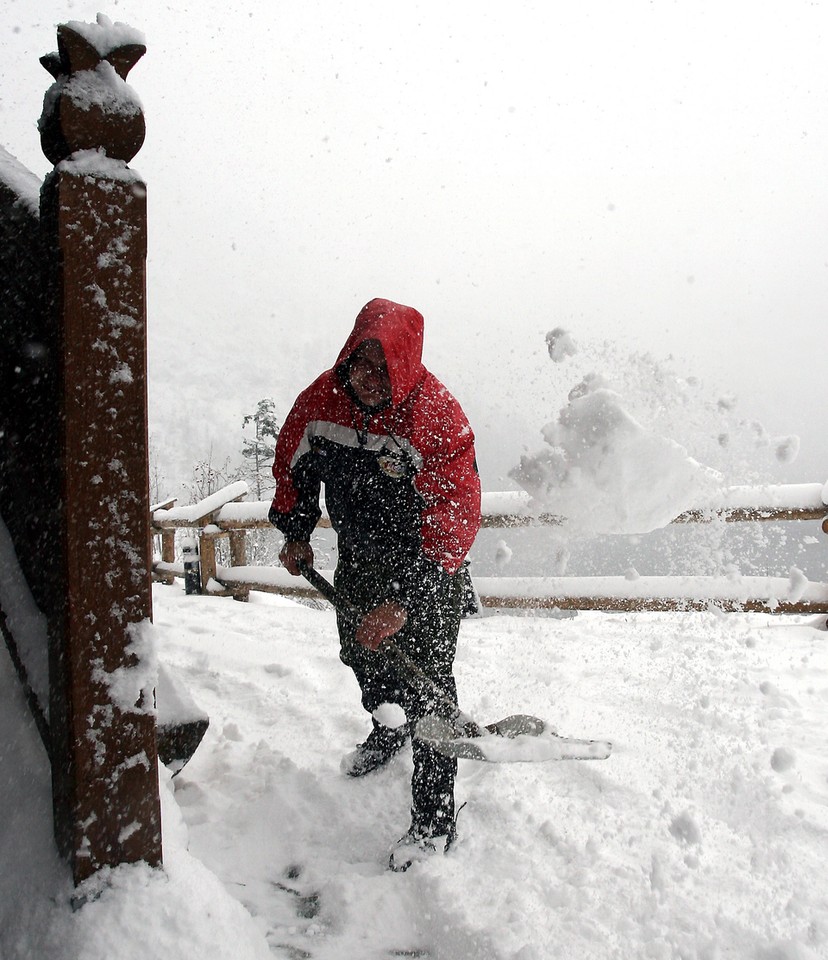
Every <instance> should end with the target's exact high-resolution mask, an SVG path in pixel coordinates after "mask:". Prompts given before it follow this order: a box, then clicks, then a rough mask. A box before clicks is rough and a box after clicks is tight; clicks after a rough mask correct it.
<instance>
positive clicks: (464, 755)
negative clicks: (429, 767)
mask: <svg viewBox="0 0 828 960" xmlns="http://www.w3.org/2000/svg"><path fill="white" fill-rule="evenodd" d="M486 730H487V731H488V732H489V734H491V735H489V736H482V737H463V736H457V732H456V730H455V728H454V727H453V725H452V724H451V723H450V722H449V721H448V720H444V719H443V718H442V717H436V716H434V715H429V716H426V717H423V718H422V720H420V721H419V723H418V724H417V728H416V731H415V736H416V737H417V739H418V740H422V741H423V742H424V743H427V744H428V745H429V746H430V747H431V748H432V749H433V750H436V751H437V752H438V753H441V754H443V756H446V757H455V758H457V759H465V760H481V761H483V762H485V763H521V762H523V763H544V762H546V761H549V760H606V758H607V757H608V756H609V755H610V754H611V753H612V744H611V743H610V742H609V741H608V740H581V739H577V738H573V737H561V736H558V734H556V733H555V731H554V730H553V729H552V728H551V727H550V726H549V724H547V723H546V722H545V721H543V720H541V719H539V718H538V717H532V716H529V715H527V714H516V715H514V716H511V717H506V718H505V719H504V720H500V721H498V722H497V723H493V724H487V726H486Z"/></svg>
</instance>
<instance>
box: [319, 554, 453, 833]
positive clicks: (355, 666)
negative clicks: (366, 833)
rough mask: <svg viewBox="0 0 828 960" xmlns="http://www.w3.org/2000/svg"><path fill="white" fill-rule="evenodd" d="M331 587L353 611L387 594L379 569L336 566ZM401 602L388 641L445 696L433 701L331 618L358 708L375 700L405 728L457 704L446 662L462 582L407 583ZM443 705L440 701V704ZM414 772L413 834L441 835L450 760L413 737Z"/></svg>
mask: <svg viewBox="0 0 828 960" xmlns="http://www.w3.org/2000/svg"><path fill="white" fill-rule="evenodd" d="M336 587H337V590H338V591H340V592H341V593H342V594H343V595H344V596H345V597H347V598H348V600H349V601H350V602H351V603H352V604H354V606H356V607H357V608H358V609H359V610H361V611H363V612H367V611H368V610H371V609H373V608H374V607H375V606H376V605H377V603H378V602H381V599H383V598H384V597H387V595H388V594H387V592H386V591H385V587H384V577H383V576H382V571H376V570H374V569H372V568H370V567H366V566H364V565H359V566H357V565H353V564H351V563H347V562H345V563H343V562H342V560H341V561H340V564H339V565H338V567H337V571H336ZM405 594H406V596H405V598H402V597H401V598H400V599H401V602H403V604H404V606H405V607H406V610H407V613H408V620H407V621H406V624H405V626H404V627H403V629H402V630H400V631H399V633H397V634H395V635H394V637H393V638H392V639H393V641H394V643H395V644H396V645H397V646H398V647H399V648H400V649H401V650H402V651H403V652H404V653H406V654H407V655H408V656H409V657H410V658H411V659H412V660H413V661H414V662H415V663H416V664H417V665H418V666H419V667H420V669H421V670H422V671H423V672H424V673H425V674H426V675H427V676H428V677H429V678H430V679H431V680H433V681H434V682H435V683H436V684H437V685H438V686H439V687H440V688H441V689H442V690H443V691H444V692H445V694H446V698H445V701H444V700H442V699H440V698H437V697H435V695H434V694H433V692H432V691H431V690H430V689H428V688H427V687H425V686H424V685H423V683H422V681H418V680H417V678H416V677H413V676H409V675H407V673H406V672H405V671H404V670H403V669H401V668H397V667H395V666H394V664H392V663H391V662H390V661H389V660H388V659H387V658H386V656H385V655H384V654H383V653H382V650H381V649H380V650H378V651H377V652H375V653H372V652H371V651H369V650H367V649H366V648H365V647H362V646H360V645H359V644H357V643H356V641H355V639H354V637H355V632H356V626H355V624H354V623H353V622H351V621H350V620H348V619H346V618H345V617H342V616H341V615H338V617H337V624H338V627H339V638H340V643H341V651H340V656H341V658H342V660H343V662H344V663H346V664H347V665H348V666H349V667H351V669H352V670H353V671H354V674H355V676H356V679H357V682H358V683H359V687H360V690H361V691H362V705H363V707H364V708H365V709H366V710H367V711H368V712H369V713H373V712H374V710H376V709H377V707H378V706H380V704H382V703H395V704H398V705H399V706H401V707H402V708H403V710H404V711H405V715H406V719H407V720H408V723H409V725H410V726H411V729H412V730H413V727H414V724H415V723H416V721H417V720H419V719H420V718H421V717H423V716H425V715H426V714H427V713H436V714H438V715H441V716H446V717H449V718H450V717H451V716H452V713H453V711H454V708H455V707H456V705H457V687H456V684H455V682H454V677H453V675H452V665H453V663H454V655H455V651H456V649H457V634H458V631H459V628H460V619H461V601H462V596H463V590H462V581H461V578H460V577H459V576H453V577H452V576H449V575H447V574H445V572H444V571H438V575H437V576H425V577H423V578H422V579H421V581H420V582H418V583H416V584H413V585H412V586H409V587H408V588H407V589H406V591H405ZM446 701H447V702H446ZM412 748H413V754H414V774H413V776H412V778H411V819H412V826H414V827H415V828H416V829H418V830H421V831H423V832H424V833H429V834H433V835H440V834H443V833H447V832H448V831H449V829H450V828H451V826H452V825H453V821H454V780H455V777H456V775H457V761H456V760H453V759H451V758H449V757H444V756H443V755H442V754H439V753H437V752H436V751H434V750H432V749H431V748H429V747H427V746H426V745H425V744H423V743H421V742H420V741H418V740H416V739H413V740H412Z"/></svg>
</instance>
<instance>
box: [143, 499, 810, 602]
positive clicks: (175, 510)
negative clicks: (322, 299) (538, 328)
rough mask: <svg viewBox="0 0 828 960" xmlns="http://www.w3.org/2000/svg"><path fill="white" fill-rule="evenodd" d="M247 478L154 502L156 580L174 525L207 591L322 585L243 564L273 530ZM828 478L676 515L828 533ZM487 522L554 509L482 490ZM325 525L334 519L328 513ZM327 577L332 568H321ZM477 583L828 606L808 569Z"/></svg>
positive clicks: (492, 594) (172, 560)
mask: <svg viewBox="0 0 828 960" xmlns="http://www.w3.org/2000/svg"><path fill="white" fill-rule="evenodd" d="M247 492H248V490H247V484H246V483H244V482H243V481H239V482H238V483H235V484H231V485H230V486H228V487H225V488H224V489H223V490H221V491H218V492H217V493H215V494H213V495H212V496H211V497H209V498H207V499H206V500H203V501H201V502H200V503H197V504H192V505H189V506H186V507H176V506H174V505H173V504H172V502H171V501H167V502H166V503H164V504H159V505H157V506H156V507H155V508H153V510H152V527H153V532H154V533H156V534H157V535H159V536H160V537H161V543H162V549H161V559H160V560H157V561H156V562H155V563H154V564H153V576H154V578H155V579H156V580H161V581H164V582H166V583H172V581H173V579H174V578H175V577H184V576H185V574H186V572H187V571H186V570H185V565H184V563H183V562H182V561H180V560H178V561H177V560H176V557H175V533H176V531H177V530H180V529H191V530H194V531H197V535H198V540H199V554H200V585H201V590H202V592H206V593H211V594H214V595H220V596H233V597H235V598H236V599H247V597H248V596H249V593H250V591H251V590H258V591H263V592H267V593H276V594H280V595H282V596H288V597H297V598H311V597H318V596H319V594H318V593H317V592H316V591H315V590H314V589H313V588H312V587H310V586H306V585H305V584H304V582H303V581H301V580H300V579H298V578H296V577H292V576H290V574H288V573H287V571H286V570H284V569H282V568H281V567H268V566H258V565H250V564H248V563H247V551H246V534H247V531H249V530H255V529H269V528H270V523H269V522H268V519H267V511H268V508H269V506H270V504H269V502H268V501H251V502H247V501H245V500H244V497H245V496H246V495H247ZM826 493H828V484H826V485H823V484H818V483H807V484H787V485H780V486H773V487H769V486H762V487H749V486H742V487H730V488H727V489H725V490H723V491H722V492H721V495H720V497H719V499H718V500H717V502H715V503H711V504H708V505H704V506H700V507H697V508H694V509H692V510H688V511H686V512H684V513H682V514H680V515H679V516H677V517H676V518H675V520H673V523H676V524H687V523H711V522H714V521H724V522H727V523H737V522H759V521H761V522H768V521H791V520H811V521H813V520H817V521H822V529H823V531H824V532H825V533H828V505H826V503H825V495H826ZM482 514H483V515H482V524H481V525H482V526H483V527H484V528H504V529H514V528H518V527H529V526H533V525H535V526H553V525H558V524H560V523H562V522H563V519H562V518H561V517H559V516H556V515H554V514H548V513H541V514H537V513H533V512H532V509H531V505H530V502H529V498H528V497H527V496H526V495H525V494H521V493H518V492H507V493H488V494H484V495H483V511H482ZM319 526H320V527H330V520H329V519H328V517H327V514H325V513H324V512H323V516H322V518H321V519H320V521H319ZM224 537H228V538H229V541H230V565H229V566H224V565H221V564H219V563H218V562H217V559H216V543H217V541H218V540H220V539H221V538H224ZM323 573H327V575H328V576H330V571H323ZM475 587H476V589H477V592H478V596H479V599H480V603H481V605H482V606H483V607H484V608H506V609H553V608H557V609H561V610H611V611H639V610H640V611H645V610H648V611H671V610H705V609H710V608H716V609H718V610H722V611H725V612H730V611H749V612H763V613H776V614H823V613H828V583H815V582H811V581H808V580H806V579H805V578H804V577H798V576H796V577H789V578H785V577H741V576H722V577H637V576H636V577H632V578H631V577H627V576H618V577H481V578H475Z"/></svg>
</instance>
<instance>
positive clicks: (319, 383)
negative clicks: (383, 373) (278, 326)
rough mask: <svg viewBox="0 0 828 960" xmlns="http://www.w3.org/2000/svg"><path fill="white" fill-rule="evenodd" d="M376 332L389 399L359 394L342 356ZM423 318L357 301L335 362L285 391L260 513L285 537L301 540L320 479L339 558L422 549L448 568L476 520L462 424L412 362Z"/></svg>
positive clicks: (471, 458) (416, 360)
mask: <svg viewBox="0 0 828 960" xmlns="http://www.w3.org/2000/svg"><path fill="white" fill-rule="evenodd" d="M365 340H378V341H379V342H380V344H381V345H382V348H383V352H384V354H385V359H386V365H387V368H388V375H389V379H390V382H391V400H390V403H388V404H386V405H385V406H384V407H380V408H369V407H365V406H363V405H362V404H360V402H359V400H358V399H357V397H356V395H355V394H354V392H353V390H352V389H351V387H350V385H349V382H348V361H349V359H350V357H351V356H352V354H353V353H354V351H355V350H356V349H357V347H358V346H359V345H360V344H361V343H362V342H363V341H365ZM422 346H423V318H422V316H421V315H420V313H418V311H417V310H415V309H414V308H413V307H406V306H403V305H401V304H398V303H392V302H391V301H390V300H382V299H376V300H372V301H371V302H370V303H368V304H366V305H365V306H364V307H363V308H362V310H361V311H360V313H359V315H358V316H357V318H356V323H355V324H354V329H353V331H352V332H351V335H350V336H349V337H348V340H347V341H346V343H345V346H344V347H343V348H342V350H341V352H340V354H339V357H338V358H337V361H336V364H335V365H334V367H333V368H332V369H330V370H327V371H326V372H325V373H323V374H322V375H321V376H320V377H318V378H317V379H316V380H315V381H314V382H313V383H312V384H311V385H310V386H309V387H308V388H307V389H306V390H304V391H303V392H302V393H301V394H300V395H299V397H298V399H297V400H296V403H295V404H294V406H293V409H292V410H291V411H290V413H289V414H288V417H287V419H286V420H285V423H284V426H283V427H282V429H281V431H280V433H279V439H278V443H277V446H276V456H275V460H274V464H273V476H274V478H275V480H276V493H275V496H274V498H273V505H272V507H271V511H270V517H271V520H272V522H273V523H275V524H276V526H277V527H279V529H280V530H282V532H283V533H284V534H285V537H286V539H288V540H300V541H307V540H309V539H310V535H311V532H312V531H313V528H314V527H315V525H316V522H317V520H318V518H319V516H320V511H319V493H320V484H321V483H324V484H325V502H326V506H327V508H328V512H329V514H330V517H331V523H332V525H333V527H334V529H335V530H336V531H337V534H338V547H339V552H340V559H341V558H342V557H343V556H350V557H352V558H356V559H359V558H360V557H362V556H364V557H367V558H372V559H374V560H377V559H381V560H383V561H384V560H386V559H387V558H396V561H395V562H397V561H398V562H400V563H401V564H403V565H404V564H405V563H406V562H407V561H411V559H412V558H418V557H421V556H424V557H425V558H427V559H428V560H431V561H433V562H435V563H437V564H439V565H440V566H441V567H442V568H443V569H444V570H446V571H447V572H448V573H454V572H455V571H456V570H457V569H458V568H459V567H460V565H461V563H462V562H463V559H464V558H465V556H466V554H467V553H468V551H469V548H470V547H471V545H472V543H473V541H474V538H475V536H476V535H477V531H478V528H479V526H480V480H479V477H478V474H477V466H476V462H475V454H474V434H473V433H472V430H471V427H470V426H469V423H468V421H467V419H466V417H465V414H464V413H463V411H462V409H461V408H460V405H459V404H458V402H457V401H456V400H455V399H454V397H453V396H452V395H451V394H450V393H449V392H448V390H446V388H445V387H444V386H443V385H442V384H441V383H440V382H439V381H438V380H437V378H436V377H434V376H433V375H432V374H431V373H429V372H428V370H426V368H425V367H424V366H423V363H422Z"/></svg>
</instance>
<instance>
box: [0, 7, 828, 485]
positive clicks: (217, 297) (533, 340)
mask: <svg viewBox="0 0 828 960" xmlns="http://www.w3.org/2000/svg"><path fill="white" fill-rule="evenodd" d="M182 8H183V9H182ZM507 8H508V9H507ZM98 10H102V11H103V12H104V13H106V14H107V15H108V16H110V17H112V19H114V20H123V21H125V22H127V23H130V24H131V25H133V26H135V27H137V28H139V29H141V30H143V31H144V33H145V34H146V38H147V44H148V47H149V52H148V54H147V56H146V57H145V58H144V59H143V60H142V61H141V62H140V63H139V64H138V65H137V66H136V67H135V69H134V70H133V71H132V73H131V75H130V81H131V83H132V85H133V86H134V88H135V89H136V90H137V92H138V94H139V95H140V97H141V99H142V101H143V103H144V107H145V113H146V117H147V125H148V137H147V141H146V144H145V146H144V148H143V149H142V151H141V152H140V153H139V154H138V156H137V158H136V159H135V161H134V166H135V167H136V168H137V169H138V170H139V171H140V172H141V174H142V175H143V176H144V178H145V179H146V181H147V183H148V185H149V191H150V192H149V196H150V202H151V225H150V244H151V247H150V264H149V266H150V278H149V292H150V323H151V328H150V330H151V332H150V337H151V348H152V376H153V384H154V387H153V389H154V397H155V400H154V403H155V407H153V409H155V410H158V409H160V404H161V402H162V401H163V404H164V405H165V406H167V405H168V404H169V403H171V402H172V399H173V396H174V393H173V392H172V387H171V386H170V384H171V383H172V382H173V381H174V380H175V381H177V383H178V384H179V386H178V387H177V392H178V393H179V394H180V398H179V400H178V401H177V405H178V408H179V410H180V414H179V416H178V419H179V420H180V421H181V422H180V424H179V426H180V429H181V434H180V436H179V437H178V439H177V440H176V444H177V445H178V446H179V447H181V446H182V445H184V443H185V442H186V440H187V439H188V438H189V439H192V438H193V437H194V436H196V435H198V436H201V435H200V433H199V431H201V430H202V429H206V428H202V427H200V426H198V421H199V420H200V418H201V416H202V413H201V411H202V410H204V409H205V406H204V405H203V404H202V405H201V406H200V407H199V396H203V395H204V394H205V393H207V394H209V395H211V396H212V397H213V401H212V406H211V405H210V404H209V403H208V404H207V405H206V409H207V411H208V415H210V416H212V418H213V419H214V420H215V421H216V422H217V423H218V424H219V426H218V428H217V429H218V431H219V433H222V432H226V430H228V429H230V427H225V426H222V425H221V424H222V423H223V421H222V418H223V417H224V418H225V419H226V423H227V424H235V423H236V421H237V420H238V419H239V414H243V413H247V412H250V411H251V408H252V406H253V405H254V404H255V401H256V400H257V399H259V397H261V396H265V395H277V396H279V397H280V398H281V397H284V398H285V399H287V398H290V397H292V396H293V395H295V393H296V392H298V390H299V389H301V387H303V386H304V385H305V383H306V382H307V380H308V379H309V378H310V377H311V376H313V375H315V374H316V373H317V372H319V370H321V369H322V368H323V367H325V366H328V365H330V363H331V362H332V360H333V358H334V357H335V355H336V353H337V351H338V349H339V346H340V345H341V343H342V341H343V340H344V337H345V335H346V333H347V332H348V330H349V328H350V325H351V322H352V320H353V316H354V315H355V313H356V311H357V310H358V309H359V307H360V306H361V305H362V304H363V303H364V302H365V301H367V300H368V299H370V298H371V297H374V296H387V297H390V298H391V299H396V300H400V301H403V302H407V303H410V304H413V305H414V306H416V307H418V308H419V309H420V310H421V311H422V312H423V313H424V314H425V316H426V321H427V339H426V362H427V364H428V365H429V366H430V367H431V368H432V369H433V370H434V372H435V373H436V374H437V375H438V376H439V377H440V378H441V379H443V380H444V381H445V382H446V383H447V384H448V385H449V387H451V388H452V389H453V391H454V392H455V393H456V394H457V395H458V396H459V397H460V399H461V401H462V402H463V404H464V406H465V407H466V409H467V411H468V413H469V415H470V417H471V418H472V421H473V423H474V426H475V428H476V431H477V433H478V436H479V438H480V444H479V445H480V448H481V461H482V464H483V467H484V480H487V482H488V485H489V486H490V488H491V487H496V486H499V485H501V484H499V483H498V482H497V481H498V479H499V478H500V477H502V475H503V474H504V473H505V471H506V470H507V469H508V467H509V466H510V465H512V464H513V463H514V462H516V460H517V458H518V456H519V455H520V453H521V452H522V451H523V450H524V449H525V448H527V447H528V448H532V447H534V446H537V445H538V444H539V443H540V438H539V434H538V432H537V431H538V429H539V427H540V426H541V425H542V424H543V423H544V422H545V421H546V420H548V419H551V417H552V416H553V415H554V414H555V413H556V412H557V406H556V405H555V404H556V402H557V400H556V398H557V397H558V396H560V397H561V398H565V396H566V392H567V390H568V389H569V388H570V387H571V386H572V385H573V383H572V382H570V380H569V374H568V373H567V371H566V370H565V369H562V368H560V367H553V366H552V365H551V363H550V362H549V359H548V357H546V356H545V347H544V339H543V338H544V334H545V333H546V331H547V330H549V329H550V328H552V327H555V326H563V327H566V328H567V329H569V330H570V331H571V332H572V333H573V335H574V336H575V337H576V339H578V340H579V341H583V342H592V343H597V342H600V341H603V340H610V341H614V342H615V343H616V344H617V346H618V349H619V351H621V353H622V354H623V351H629V350H649V351H651V352H652V353H653V354H654V355H655V356H656V357H666V356H667V355H673V357H674V358H675V359H674V360H673V368H674V369H676V370H679V371H680V372H683V373H684V374H685V375H696V376H700V377H702V378H703V379H704V380H705V381H706V382H707V381H709V383H710V391H711V397H713V398H714V399H715V397H716V396H717V395H718V393H719V392H720V391H723V390H727V391H732V392H735V393H736V394H737V395H738V396H739V398H740V399H739V404H740V409H741V411H742V413H743V415H744V416H745V417H748V418H758V419H759V420H761V421H762V423H763V424H764V425H765V426H766V427H767V429H768V431H769V432H770V433H771V434H788V433H798V434H799V435H800V436H801V438H802V449H801V453H800V456H799V459H798V461H796V462H795V463H794V464H792V465H790V466H788V467H786V468H785V470H784V472H782V473H780V474H779V477H778V479H780V480H784V481H797V480H812V481H813V480H819V481H822V480H824V479H825V478H826V477H828V435H827V434H828V431H826V429H825V410H826V406H827V405H828V404H826V401H828V376H826V373H828V371H826V360H825V357H824V353H825V350H824V347H823V343H824V332H825V317H826V307H827V306H828V175H827V174H826V172H827V171H828V68H826V66H825V63H826V59H825V51H826V49H828V47H826V40H828V8H827V7H826V5H825V4H824V3H816V2H800V0H786V2H785V3H781V2H763V0H759V2H756V0H754V2H748V0H717V2H707V0H676V2H668V0H654V2H643V0H607V2H602V0H591V2H576V0H571V2H566V3H564V2H557V0H544V2H538V3H534V2H520V0H516V2H515V3H512V4H508V5H507V4H503V3H499V2H497V3H496V2H488V0H478V2H476V3H472V2H453V3H447V2H446V0H425V2H419V3H418V2H415V0H412V2H409V3H394V2H391V3H389V2H388V0H384V2H380V0H348V2H337V0H318V2H313V0H308V2H301V3H300V2H298V0H292V2H290V3H285V2H282V0H247V2H241V0H222V2H218V0H200V2H198V3H190V4H175V5H172V4H167V3H164V2H158V0H134V2H133V0H130V2H126V0H122V2H118V3H111V4H108V5H102V4H100V3H87V2H70V0H63V2H56V0H5V3H4V4H3V9H2V12H0V81H1V82H2V101H0V143H2V144H3V145H4V146H5V147H6V148H7V149H9V150H10V152H11V153H13V154H14V155H15V156H17V157H18V159H20V160H21V161H22V162H24V163H25V164H26V165H27V166H29V167H30V168H31V169H33V170H34V171H35V172H37V173H39V174H43V173H45V171H46V169H47V162H46V161H45V159H44V158H43V157H42V154H41V153H40V148H39V142H38V137H37V132H36V130H35V129H34V124H35V122H36V120H37V117H38V116H39V114H40V109H41V103H42V96H43V93H44V91H45V90H46V88H47V86H48V85H49V82H50V79H49V77H48V75H47V74H46V72H45V71H44V70H43V68H42V67H41V66H40V64H39V63H38V57H39V56H40V55H41V54H42V53H45V52H47V51H49V50H51V49H54V48H55V46H56V44H55V30H54V26H55V24H56V23H58V22H62V21H66V20H71V19H78V20H87V21H91V20H94V17H95V14H96V12H97V11H98ZM222 369H226V370H227V371H228V376H226V377H224V378H221V377H220V376H218V374H219V373H220V371H221V370H222ZM188 409H189V410H191V411H192V419H190V418H189V417H188ZM159 416H160V414H159ZM232 429H235V427H233V428H232ZM155 431H156V434H157V433H158V423H156V424H155ZM675 439H678V440H679V441H682V439H683V438H682V437H680V436H677V437H676V438H675ZM168 442H169V441H168ZM202 442H206V441H202ZM190 459H192V458H190Z"/></svg>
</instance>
